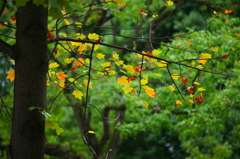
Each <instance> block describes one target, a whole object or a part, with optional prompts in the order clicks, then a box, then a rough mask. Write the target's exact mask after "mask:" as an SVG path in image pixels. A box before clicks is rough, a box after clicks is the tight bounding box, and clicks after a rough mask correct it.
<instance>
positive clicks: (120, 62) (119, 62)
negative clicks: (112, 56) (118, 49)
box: [115, 60, 124, 66]
mask: <svg viewBox="0 0 240 159" xmlns="http://www.w3.org/2000/svg"><path fill="white" fill-rule="evenodd" d="M123 63H124V61H122V60H120V61H117V62H115V64H117V65H118V66H120V65H123Z"/></svg>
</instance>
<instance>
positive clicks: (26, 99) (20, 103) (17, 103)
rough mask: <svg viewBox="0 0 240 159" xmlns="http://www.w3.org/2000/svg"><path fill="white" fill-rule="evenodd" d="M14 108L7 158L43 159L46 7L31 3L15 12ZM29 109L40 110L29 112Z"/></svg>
mask: <svg viewBox="0 0 240 159" xmlns="http://www.w3.org/2000/svg"><path fill="white" fill-rule="evenodd" d="M16 19H17V35H16V38H17V39H16V44H15V46H14V50H13V53H14V55H15V64H16V65H15V83H14V105H13V115H12V131H11V140H10V145H9V148H8V158H11V159H43V158H44V143H45V135H44V129H45V124H44V123H45V122H44V117H43V115H42V114H41V112H40V111H42V110H44V109H45V107H46V73H47V66H48V64H47V8H44V7H43V6H42V5H39V6H36V5H35V4H33V2H32V0H31V1H29V2H27V4H26V5H25V6H23V7H19V8H18V10H17V13H16ZM30 107H38V108H41V109H40V110H39V109H34V110H32V111H30V110H29V108H30Z"/></svg>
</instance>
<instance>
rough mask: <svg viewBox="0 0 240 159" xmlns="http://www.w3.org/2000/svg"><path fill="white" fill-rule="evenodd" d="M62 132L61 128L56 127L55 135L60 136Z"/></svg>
mask: <svg viewBox="0 0 240 159" xmlns="http://www.w3.org/2000/svg"><path fill="white" fill-rule="evenodd" d="M63 132H64V130H63V129H62V128H60V127H59V126H58V127H56V133H57V135H60V134H61V133H63Z"/></svg>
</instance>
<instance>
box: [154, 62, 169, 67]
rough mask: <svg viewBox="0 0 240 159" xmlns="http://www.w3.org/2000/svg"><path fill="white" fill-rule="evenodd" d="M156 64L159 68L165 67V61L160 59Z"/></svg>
mask: <svg viewBox="0 0 240 159" xmlns="http://www.w3.org/2000/svg"><path fill="white" fill-rule="evenodd" d="M156 65H157V66H158V67H160V68H163V67H166V66H167V62H166V61H163V60H161V61H160V62H157V63H156Z"/></svg>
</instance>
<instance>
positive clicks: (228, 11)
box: [224, 9, 234, 14]
mask: <svg viewBox="0 0 240 159" xmlns="http://www.w3.org/2000/svg"><path fill="white" fill-rule="evenodd" d="M232 12H234V10H232V9H227V10H225V12H224V14H230V13H232Z"/></svg>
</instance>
